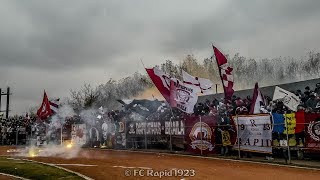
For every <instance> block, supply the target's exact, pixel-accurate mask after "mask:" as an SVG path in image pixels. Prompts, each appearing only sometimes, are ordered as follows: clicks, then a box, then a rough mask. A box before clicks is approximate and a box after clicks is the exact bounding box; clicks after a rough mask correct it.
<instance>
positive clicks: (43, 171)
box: [0, 157, 83, 180]
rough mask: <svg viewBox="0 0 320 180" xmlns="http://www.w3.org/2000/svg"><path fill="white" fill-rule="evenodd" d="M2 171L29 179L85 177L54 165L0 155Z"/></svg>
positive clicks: (0, 169)
mask: <svg viewBox="0 0 320 180" xmlns="http://www.w3.org/2000/svg"><path fill="white" fill-rule="evenodd" d="M0 172H2V173H6V174H11V175H16V176H20V177H24V178H28V179H41V180H43V179H83V178H81V177H79V176H77V175H76V174H73V173H70V172H67V171H64V170H62V169H58V168H55V167H52V166H47V165H43V164H39V163H34V162H29V161H23V160H19V159H11V158H7V157H0Z"/></svg>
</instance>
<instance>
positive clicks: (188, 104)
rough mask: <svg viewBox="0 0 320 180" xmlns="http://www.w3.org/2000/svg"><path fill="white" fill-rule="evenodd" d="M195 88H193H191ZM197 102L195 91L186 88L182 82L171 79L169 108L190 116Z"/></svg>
mask: <svg viewBox="0 0 320 180" xmlns="http://www.w3.org/2000/svg"><path fill="white" fill-rule="evenodd" d="M193 87H195V86H193ZM197 101H198V95H197V94H196V89H195V88H192V87H188V86H186V85H185V84H184V83H183V82H181V81H179V80H177V79H175V78H172V79H171V80H170V101H169V102H170V106H171V107H176V108H178V109H180V110H181V111H183V112H186V113H189V114H192V113H193V112H194V111H193V110H194V105H195V104H196V103H197Z"/></svg>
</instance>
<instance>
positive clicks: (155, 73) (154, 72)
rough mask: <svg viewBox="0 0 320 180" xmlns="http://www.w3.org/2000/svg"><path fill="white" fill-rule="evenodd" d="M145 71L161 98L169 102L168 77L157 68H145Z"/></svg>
mask: <svg viewBox="0 0 320 180" xmlns="http://www.w3.org/2000/svg"><path fill="white" fill-rule="evenodd" d="M146 71H147V73H148V75H149V77H150V78H151V80H152V82H153V83H154V85H155V86H156V87H157V88H158V90H159V91H160V93H161V94H162V96H163V97H164V98H165V99H166V101H167V102H170V76H169V75H167V74H165V73H164V72H163V71H161V70H160V69H159V68H157V67H154V68H149V69H148V68H146Z"/></svg>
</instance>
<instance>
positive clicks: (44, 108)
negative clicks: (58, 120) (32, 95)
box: [37, 92, 53, 120]
mask: <svg viewBox="0 0 320 180" xmlns="http://www.w3.org/2000/svg"><path fill="white" fill-rule="evenodd" d="M52 114H53V112H52V110H51V108H50V102H49V99H48V96H47V93H46V92H44V95H43V100H42V104H41V106H40V108H39V109H38V111H37V115H38V117H39V118H40V119H41V120H45V119H47V118H48V117H50V116H51V115H52Z"/></svg>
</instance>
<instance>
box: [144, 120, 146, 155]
mask: <svg viewBox="0 0 320 180" xmlns="http://www.w3.org/2000/svg"><path fill="white" fill-rule="evenodd" d="M144 148H145V149H146V150H147V119H145V129H144Z"/></svg>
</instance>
